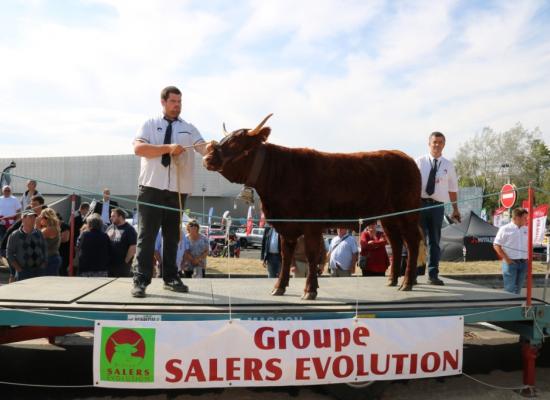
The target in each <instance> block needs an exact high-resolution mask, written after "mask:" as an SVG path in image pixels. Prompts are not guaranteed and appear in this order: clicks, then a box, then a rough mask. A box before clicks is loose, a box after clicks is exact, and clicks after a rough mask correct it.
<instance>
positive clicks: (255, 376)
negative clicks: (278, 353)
mask: <svg viewBox="0 0 550 400" xmlns="http://www.w3.org/2000/svg"><path fill="white" fill-rule="evenodd" d="M261 369H262V360H260V359H259V358H245V359H244V380H245V381H250V380H254V381H263V378H262V375H261V374H260V370H261Z"/></svg>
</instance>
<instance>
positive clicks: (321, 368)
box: [311, 357, 332, 379]
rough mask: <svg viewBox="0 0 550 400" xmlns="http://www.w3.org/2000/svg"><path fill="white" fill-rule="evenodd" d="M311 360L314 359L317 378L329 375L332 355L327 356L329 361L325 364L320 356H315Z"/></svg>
mask: <svg viewBox="0 0 550 400" xmlns="http://www.w3.org/2000/svg"><path fill="white" fill-rule="evenodd" d="M311 360H312V361H313V367H314V368H315V374H316V375H317V378H319V379H324V378H325V377H326V376H327V372H328V368H329V366H330V361H331V360H332V357H329V358H327V361H326V363H325V364H324V365H323V363H322V361H321V359H320V358H319V357H313V358H312V359H311Z"/></svg>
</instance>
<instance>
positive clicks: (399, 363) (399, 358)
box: [392, 354, 409, 375]
mask: <svg viewBox="0 0 550 400" xmlns="http://www.w3.org/2000/svg"><path fill="white" fill-rule="evenodd" d="M408 356H409V355H408V354H393V355H392V357H393V358H394V359H395V373H396V374H397V375H400V374H402V373H403V361H404V360H405V358H407V357H408Z"/></svg>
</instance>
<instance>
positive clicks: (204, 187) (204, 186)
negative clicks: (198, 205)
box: [201, 183, 206, 225]
mask: <svg viewBox="0 0 550 400" xmlns="http://www.w3.org/2000/svg"><path fill="white" fill-rule="evenodd" d="M201 190H202V216H201V220H202V224H203V225H204V224H205V223H204V192H206V185H205V184H204V183H203V185H202V187H201Z"/></svg>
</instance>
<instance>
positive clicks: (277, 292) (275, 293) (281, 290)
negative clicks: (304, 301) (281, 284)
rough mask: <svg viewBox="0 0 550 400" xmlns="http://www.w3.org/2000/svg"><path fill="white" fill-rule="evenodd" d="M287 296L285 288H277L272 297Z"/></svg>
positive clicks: (272, 292)
mask: <svg viewBox="0 0 550 400" xmlns="http://www.w3.org/2000/svg"><path fill="white" fill-rule="evenodd" d="M283 294H285V289H283V288H275V289H273V290H272V291H271V295H272V296H282V295H283Z"/></svg>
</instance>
